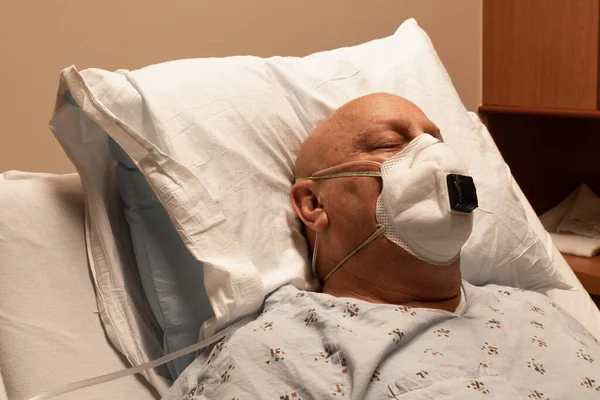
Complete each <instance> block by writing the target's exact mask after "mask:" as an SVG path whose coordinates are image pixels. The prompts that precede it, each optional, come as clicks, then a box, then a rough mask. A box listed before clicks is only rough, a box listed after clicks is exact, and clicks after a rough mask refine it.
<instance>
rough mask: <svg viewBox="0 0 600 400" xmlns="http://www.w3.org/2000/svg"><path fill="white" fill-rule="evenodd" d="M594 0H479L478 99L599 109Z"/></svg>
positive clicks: (597, 13)
mask: <svg viewBox="0 0 600 400" xmlns="http://www.w3.org/2000/svg"><path fill="white" fill-rule="evenodd" d="M599 20H600V11H599V0H484V3H483V49H482V57H483V88H482V89H483V96H482V97H483V103H484V104H496V105H506V106H523V107H557V108H571V109H596V108H598V105H599V102H598V92H599V90H600V86H599V84H598V79H599V71H598V57H599V54H598V53H599V43H598V41H599V40H598V25H599Z"/></svg>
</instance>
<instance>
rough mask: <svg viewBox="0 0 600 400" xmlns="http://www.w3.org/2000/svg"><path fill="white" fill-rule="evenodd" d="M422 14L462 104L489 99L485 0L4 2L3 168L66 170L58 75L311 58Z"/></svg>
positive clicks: (0, 21) (0, 68)
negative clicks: (56, 119) (179, 62)
mask: <svg viewBox="0 0 600 400" xmlns="http://www.w3.org/2000/svg"><path fill="white" fill-rule="evenodd" d="M408 17H415V18H416V19H417V21H418V22H419V24H420V25H421V26H422V27H423V28H424V29H425V30H426V31H427V32H428V33H429V35H430V36H431V38H432V40H433V43H434V45H435V46H436V48H437V50H438V52H439V54H440V57H441V58H442V61H443V62H444V63H445V65H446V68H447V69H448V70H449V72H450V75H451V77H452V79H453V81H454V83H455V85H456V87H457V89H458V92H459V94H460V96H461V98H462V100H463V102H464V103H465V105H466V106H467V107H468V108H469V109H471V110H474V109H475V108H476V107H477V105H478V104H479V102H480V98H481V94H480V92H481V68H480V61H481V44H480V41H481V0H443V1H442V0H370V1H367V0H285V1H282V0H254V1H248V0H229V1H227V0H178V1H172V2H167V1H155V0H124V1H123V0H119V1H117V0H102V1H76V0H46V1H39V0H0V83H1V88H2V90H1V92H0V122H1V125H0V172H1V171H5V170H9V169H19V170H26V171H43V172H69V171H73V167H72V165H71V163H70V162H69V160H68V159H67V158H66V156H65V155H64V153H63V152H62V150H61V149H60V147H59V146H58V144H57V142H56V140H55V139H54V137H53V136H52V134H51V132H50V130H49V129H48V127H47V125H48V120H49V118H50V116H51V113H52V109H53V106H54V100H55V94H56V87H57V84H58V74H59V72H60V70H61V69H62V68H64V67H66V66H69V65H71V64H75V65H76V66H77V67H78V68H79V69H84V68H88V67H97V68H104V69H108V70H114V69H117V68H126V69H136V68H139V67H142V66H144V65H147V64H152V63H157V62H161V61H166V60H171V59H178V58H190V57H206V56H227V55H234V54H255V55H259V56H270V55H275V54H278V55H297V56H301V55H306V54H309V53H312V52H315V51H319V50H326V49H332V48H336V47H340V46H348V45H353V44H358V43H361V42H364V41H367V40H370V39H374V38H377V37H382V36H387V35H389V34H391V33H392V32H394V30H395V29H396V27H397V26H398V25H399V24H400V23H401V22H402V21H403V20H404V19H406V18H408Z"/></svg>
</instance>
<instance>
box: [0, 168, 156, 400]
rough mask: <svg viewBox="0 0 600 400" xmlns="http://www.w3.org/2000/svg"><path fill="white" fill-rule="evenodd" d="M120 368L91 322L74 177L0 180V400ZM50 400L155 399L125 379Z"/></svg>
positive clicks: (92, 302) (137, 381) (92, 298)
mask: <svg viewBox="0 0 600 400" xmlns="http://www.w3.org/2000/svg"><path fill="white" fill-rule="evenodd" d="M128 366H129V365H128V363H127V362H126V361H125V360H124V358H123V357H122V356H121V354H120V353H119V352H118V351H117V350H116V349H115V348H114V347H113V346H112V344H111V343H110V342H109V340H108V338H107V337H106V333H105V331H104V328H103V326H102V324H101V321H100V317H99V315H98V307H97V303H96V295H95V292H94V286H93V284H92V280H91V277H90V271H89V265H88V260H87V255H86V246H85V235H84V201H83V192H82V190H81V184H80V182H79V176H78V175H76V174H70V175H48V174H31V173H24V172H7V173H4V174H0V400H7V399H9V398H10V399H11V400H20V399H24V398H28V397H30V396H33V395H37V394H40V393H41V392H44V391H47V390H49V389H52V388H54V387H55V386H60V385H63V384H67V383H71V382H74V381H78V380H81V379H85V378H90V377H93V376H97V375H99V374H105V373H109V372H113V371H116V370H120V369H123V368H127V367H128ZM58 398H60V399H98V400H100V399H139V400H146V399H148V400H150V399H155V398H157V395H156V393H155V392H154V391H153V389H152V388H151V387H150V385H149V384H147V383H146V382H144V381H143V379H142V378H140V377H128V378H125V379H121V380H118V381H115V382H111V383H108V384H105V385H101V386H96V387H92V388H88V389H84V390H82V391H78V392H73V393H69V394H66V395H63V396H59V397H58Z"/></svg>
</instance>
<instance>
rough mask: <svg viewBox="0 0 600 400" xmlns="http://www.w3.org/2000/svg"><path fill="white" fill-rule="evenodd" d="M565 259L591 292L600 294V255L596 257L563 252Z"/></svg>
mask: <svg viewBox="0 0 600 400" xmlns="http://www.w3.org/2000/svg"><path fill="white" fill-rule="evenodd" d="M563 257H565V260H566V261H567V263H568V264H569V266H570V267H571V269H572V270H573V272H575V275H577V278H579V280H580V281H581V284H582V285H583V287H584V288H585V290H587V291H588V293H590V294H594V295H596V296H600V255H598V256H596V257H592V258H589V257H577V256H573V255H570V254H563Z"/></svg>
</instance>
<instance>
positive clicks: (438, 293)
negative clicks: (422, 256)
mask: <svg viewBox="0 0 600 400" xmlns="http://www.w3.org/2000/svg"><path fill="white" fill-rule="evenodd" d="M429 267H430V268H432V269H436V270H437V271H436V270H433V271H423V269H425V268H424V267H423V266H419V265H416V266H415V268H405V271H403V275H404V277H389V276H388V277H387V279H386V276H385V274H381V271H378V272H379V276H378V274H377V273H373V274H370V275H368V277H365V274H361V273H359V274H357V273H356V272H360V270H358V271H356V269H354V268H345V266H343V267H341V268H340V269H339V270H338V271H337V272H336V273H335V274H334V275H332V276H331V278H330V279H329V280H328V281H327V282H325V284H324V286H323V293H327V294H329V295H332V296H336V297H351V298H355V299H360V300H364V301H368V302H371V303H383V304H398V305H405V306H408V307H415V308H433V309H440V310H446V311H450V312H454V311H455V310H456V308H457V307H458V305H459V304H460V301H461V291H460V287H461V282H462V281H461V275H460V266H459V264H458V262H457V263H456V265H451V266H429ZM412 269H414V271H411V270H412ZM394 278H395V279H394ZM394 281H396V282H394Z"/></svg>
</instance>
